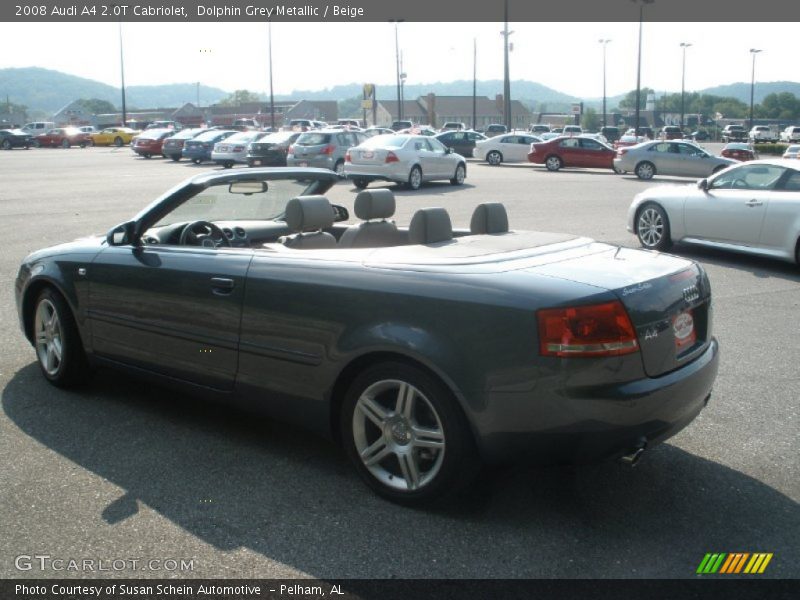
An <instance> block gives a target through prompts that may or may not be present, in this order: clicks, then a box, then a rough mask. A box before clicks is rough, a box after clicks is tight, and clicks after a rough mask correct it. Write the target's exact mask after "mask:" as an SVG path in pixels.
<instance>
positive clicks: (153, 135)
mask: <svg viewBox="0 0 800 600" xmlns="http://www.w3.org/2000/svg"><path fill="white" fill-rule="evenodd" d="M175 133H176V131H175V130H174V129H147V130H145V131H143V132H142V133H141V134H139V135H138V136H137V137H136V138H135V139H134V140H133V145H132V146H131V147H132V148H133V151H134V152H136V154H138V155H140V156H144V157H145V158H150V157H151V156H153V155H155V154H161V156H164V153H163V149H164V140H166V139H167V138H168V137H170V136H173V135H175ZM164 158H166V156H165V157H164Z"/></svg>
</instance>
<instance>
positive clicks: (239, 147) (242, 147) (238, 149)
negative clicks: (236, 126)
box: [233, 146, 244, 152]
mask: <svg viewBox="0 0 800 600" xmlns="http://www.w3.org/2000/svg"><path fill="white" fill-rule="evenodd" d="M233 152H244V146H234V147H233Z"/></svg>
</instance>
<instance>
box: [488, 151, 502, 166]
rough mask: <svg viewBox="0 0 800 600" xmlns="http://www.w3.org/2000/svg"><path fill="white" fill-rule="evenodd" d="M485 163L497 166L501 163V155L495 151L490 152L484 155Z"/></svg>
mask: <svg viewBox="0 0 800 600" xmlns="http://www.w3.org/2000/svg"><path fill="white" fill-rule="evenodd" d="M486 162H487V163H489V164H490V165H493V166H497V165H499V164H500V163H501V162H503V155H502V154H500V153H499V152H498V151H497V150H492V151H491V152H489V154H487V155H486Z"/></svg>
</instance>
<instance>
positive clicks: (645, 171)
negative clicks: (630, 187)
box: [633, 160, 656, 181]
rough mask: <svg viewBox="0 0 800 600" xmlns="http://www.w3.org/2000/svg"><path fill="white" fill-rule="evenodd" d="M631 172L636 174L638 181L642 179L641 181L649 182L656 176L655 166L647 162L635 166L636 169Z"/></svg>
mask: <svg viewBox="0 0 800 600" xmlns="http://www.w3.org/2000/svg"><path fill="white" fill-rule="evenodd" d="M633 172H634V173H636V176H637V177H638V178H639V179H642V180H643V181H649V180H650V179H652V178H653V177H654V176H655V174H656V166H655V165H654V164H653V163H651V162H649V161H646V160H643V161H642V162H640V163H639V164H638V165H636V168H635V169H634V170H633Z"/></svg>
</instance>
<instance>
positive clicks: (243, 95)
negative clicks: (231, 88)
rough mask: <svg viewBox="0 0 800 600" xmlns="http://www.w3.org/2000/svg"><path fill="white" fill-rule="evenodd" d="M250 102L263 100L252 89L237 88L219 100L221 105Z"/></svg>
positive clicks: (237, 104) (238, 104) (236, 104)
mask: <svg viewBox="0 0 800 600" xmlns="http://www.w3.org/2000/svg"><path fill="white" fill-rule="evenodd" d="M248 102H261V97H260V96H259V95H258V94H256V93H254V92H251V91H250V90H236V91H235V92H233V93H232V94H230V95H229V96H228V97H227V98H223V99H222V100H220V101H219V104H220V105H221V106H240V105H242V104H246V103H248Z"/></svg>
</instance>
